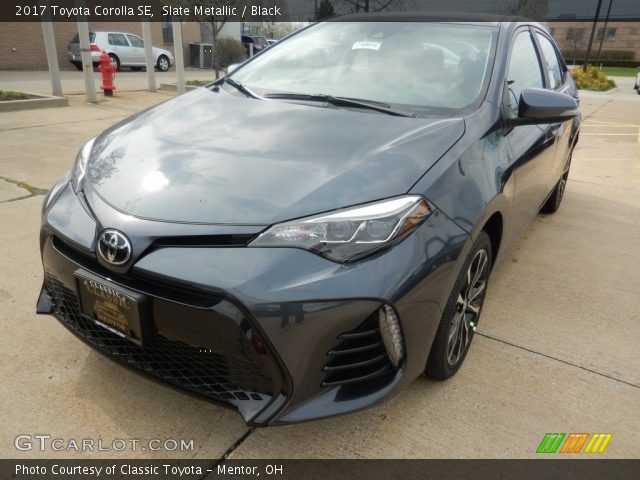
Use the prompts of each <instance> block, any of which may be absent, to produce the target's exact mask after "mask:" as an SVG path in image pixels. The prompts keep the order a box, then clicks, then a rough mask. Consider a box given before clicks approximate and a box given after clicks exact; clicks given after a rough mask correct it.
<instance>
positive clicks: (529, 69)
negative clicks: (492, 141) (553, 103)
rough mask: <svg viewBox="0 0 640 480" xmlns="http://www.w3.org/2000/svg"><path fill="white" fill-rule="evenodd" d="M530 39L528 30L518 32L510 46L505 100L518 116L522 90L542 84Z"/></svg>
mask: <svg viewBox="0 0 640 480" xmlns="http://www.w3.org/2000/svg"><path fill="white" fill-rule="evenodd" d="M532 40H533V38H531V34H530V33H529V32H528V31H526V32H520V33H518V35H517V36H516V38H515V40H514V42H513V46H512V47H511V48H512V49H511V60H510V63H509V73H508V74H507V88H508V89H509V91H508V98H507V99H506V101H507V105H508V106H509V109H510V110H511V114H512V116H514V117H517V116H518V102H519V101H520V93H521V92H522V90H524V89H525V88H533V87H537V88H542V87H543V86H544V82H543V80H542V70H541V69H540V62H538V55H537V53H536V49H535V47H534V46H533V41H532Z"/></svg>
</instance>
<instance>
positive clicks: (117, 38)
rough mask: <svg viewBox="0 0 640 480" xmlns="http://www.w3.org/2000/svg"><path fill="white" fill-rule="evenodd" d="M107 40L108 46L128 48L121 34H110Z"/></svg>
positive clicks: (127, 43)
mask: <svg viewBox="0 0 640 480" xmlns="http://www.w3.org/2000/svg"><path fill="white" fill-rule="evenodd" d="M108 38H109V45H115V46H116V47H128V46H129V42H127V39H126V37H125V36H124V35H123V34H122V33H110V34H109V37H108Z"/></svg>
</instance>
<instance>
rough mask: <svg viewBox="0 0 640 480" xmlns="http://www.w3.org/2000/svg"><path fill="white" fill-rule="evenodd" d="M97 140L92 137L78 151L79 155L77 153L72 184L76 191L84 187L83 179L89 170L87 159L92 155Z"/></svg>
mask: <svg viewBox="0 0 640 480" xmlns="http://www.w3.org/2000/svg"><path fill="white" fill-rule="evenodd" d="M95 140H96V139H95V138H92V139H91V140H89V141H88V142H87V143H85V144H84V145H83V146H82V148H81V149H80V151H79V152H78V155H76V163H75V164H74V165H73V172H72V175H71V185H72V186H73V190H74V191H75V192H76V193H78V192H79V191H80V189H81V188H82V181H83V180H84V175H85V173H86V171H87V161H88V160H89V155H91V149H92V148H93V142H95Z"/></svg>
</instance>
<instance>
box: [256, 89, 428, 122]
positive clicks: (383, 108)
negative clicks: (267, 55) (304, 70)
mask: <svg viewBox="0 0 640 480" xmlns="http://www.w3.org/2000/svg"><path fill="white" fill-rule="evenodd" d="M264 98H269V99H281V100H304V101H309V102H325V103H328V104H331V105H334V106H336V107H356V108H363V109H367V110H375V111H376V112H382V113H386V114H387V115H395V116H398V117H415V116H416V114H415V113H411V112H406V111H402V110H396V109H393V108H391V105H387V104H386V103H382V102H374V101H369V100H360V99H356V98H347V97H334V96H332V95H325V94H320V93H317V94H307V93H267V94H266V95H265V96H264Z"/></svg>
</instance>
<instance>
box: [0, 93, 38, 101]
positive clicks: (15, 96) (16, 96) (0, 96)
mask: <svg viewBox="0 0 640 480" xmlns="http://www.w3.org/2000/svg"><path fill="white" fill-rule="evenodd" d="M28 98H31V96H30V95H27V94H26V93H23V92H13V91H9V90H0V101H2V100H27V99H28Z"/></svg>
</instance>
